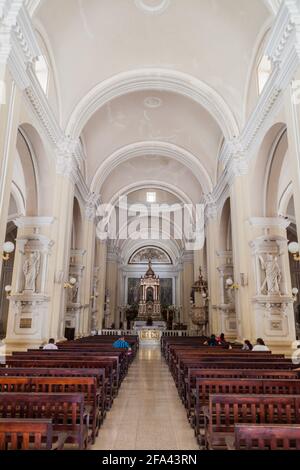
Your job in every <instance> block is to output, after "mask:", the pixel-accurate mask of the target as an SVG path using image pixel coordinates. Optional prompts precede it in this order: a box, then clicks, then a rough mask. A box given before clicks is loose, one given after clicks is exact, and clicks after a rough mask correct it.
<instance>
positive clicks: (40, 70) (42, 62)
mask: <svg viewBox="0 0 300 470" xmlns="http://www.w3.org/2000/svg"><path fill="white" fill-rule="evenodd" d="M35 73H36V76H37V79H38V81H39V82H40V85H41V87H42V89H43V90H44V92H45V94H46V95H47V94H48V81H49V67H48V64H47V61H46V59H45V57H44V56H43V55H40V56H39V58H38V60H37V61H36V62H35Z"/></svg>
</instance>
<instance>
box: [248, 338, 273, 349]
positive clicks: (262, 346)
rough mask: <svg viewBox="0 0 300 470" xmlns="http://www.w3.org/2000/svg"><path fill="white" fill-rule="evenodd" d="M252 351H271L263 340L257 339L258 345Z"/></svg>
mask: <svg viewBox="0 0 300 470" xmlns="http://www.w3.org/2000/svg"><path fill="white" fill-rule="evenodd" d="M252 351H270V349H269V348H268V346H266V345H265V342H264V340H263V339H262V338H257V340H256V345H255V346H253V349H252Z"/></svg>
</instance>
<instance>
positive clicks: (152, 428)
mask: <svg viewBox="0 0 300 470" xmlns="http://www.w3.org/2000/svg"><path fill="white" fill-rule="evenodd" d="M124 449H128V450H143V449H145V450H146V449H148V450H183V449H185V450H199V446H198V445H197V442H196V439H195V437H194V431H193V429H192V428H191V427H190V425H189V423H188V420H187V416H186V412H185V409H184V407H183V405H182V403H181V401H180V399H179V396H178V393H177V390H176V387H175V384H174V381H173V379H172V376H171V374H170V372H169V369H168V366H167V364H166V363H165V361H164V359H163V358H162V356H161V351H160V347H159V346H143V347H140V349H139V352H138V355H137V357H136V358H135V360H134V362H133V363H132V365H131V367H130V369H129V372H128V375H127V377H126V379H125V380H124V382H123V384H122V386H121V389H120V391H119V394H118V397H117V398H116V399H115V401H114V404H113V407H112V410H111V411H110V412H109V414H108V416H107V418H106V419H105V421H104V424H103V426H102V428H101V430H100V433H99V436H98V438H97V440H96V443H95V445H94V446H93V447H92V450H124Z"/></svg>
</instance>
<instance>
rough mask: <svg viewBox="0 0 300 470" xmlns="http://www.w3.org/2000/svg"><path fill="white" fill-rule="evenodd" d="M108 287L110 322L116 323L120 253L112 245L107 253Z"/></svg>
mask: <svg viewBox="0 0 300 470" xmlns="http://www.w3.org/2000/svg"><path fill="white" fill-rule="evenodd" d="M106 289H107V291H108V294H109V298H110V323H114V322H115V318H116V309H117V299H118V297H117V292H118V290H117V289H118V255H117V253H116V252H115V250H114V248H113V247H112V246H111V245H110V247H109V250H108V253H107V268H106Z"/></svg>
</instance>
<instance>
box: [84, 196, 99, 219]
mask: <svg viewBox="0 0 300 470" xmlns="http://www.w3.org/2000/svg"><path fill="white" fill-rule="evenodd" d="M101 203H102V200H101V196H100V194H96V193H89V195H88V198H87V201H86V204H85V216H86V218H87V219H88V220H90V221H95V219H96V216H97V210H98V207H99V206H100V204H101Z"/></svg>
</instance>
